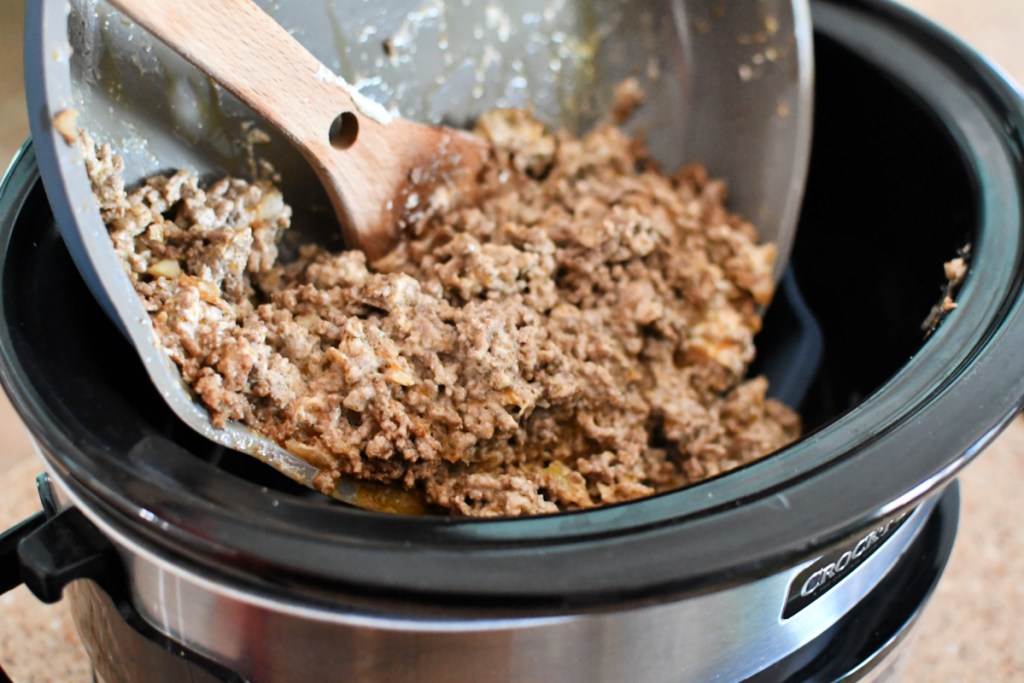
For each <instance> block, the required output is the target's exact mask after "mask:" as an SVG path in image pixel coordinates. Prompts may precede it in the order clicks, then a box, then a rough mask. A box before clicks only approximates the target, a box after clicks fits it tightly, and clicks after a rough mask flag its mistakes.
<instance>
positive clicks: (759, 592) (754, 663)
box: [51, 474, 933, 683]
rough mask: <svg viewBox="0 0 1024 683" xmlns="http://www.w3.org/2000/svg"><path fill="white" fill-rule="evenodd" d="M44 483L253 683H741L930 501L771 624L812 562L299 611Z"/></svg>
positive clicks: (148, 595) (134, 577) (832, 618)
mask: <svg viewBox="0 0 1024 683" xmlns="http://www.w3.org/2000/svg"><path fill="white" fill-rule="evenodd" d="M51 476H53V475H52V474H51ZM53 481H54V483H55V484H56V488H57V490H58V491H59V495H60V497H61V498H62V500H63V501H64V502H65V503H66V504H72V505H75V506H77V507H79V508H80V509H81V510H82V512H84V513H85V514H86V515H87V516H88V517H89V518H90V520H92V521H93V522H94V523H95V524H96V525H97V526H98V527H99V528H100V529H101V530H102V531H103V533H104V534H105V535H106V536H108V537H109V538H110V539H111V540H112V541H113V542H114V543H115V545H116V546H117V547H118V548H119V550H120V551H121V553H122V556H123V560H124V562H125V565H126V568H127V575H128V578H129V581H130V584H131V595H132V601H133V604H134V605H135V607H136V609H137V610H138V611H139V612H140V613H141V614H142V615H143V617H144V618H146V619H147V620H148V621H149V622H150V623H151V624H152V625H153V626H154V627H155V628H157V629H158V630H159V631H161V632H162V633H164V634H166V635H167V636H168V637H170V638H172V639H174V640H176V641H178V642H179V643H181V644H182V645H184V646H186V647H188V648H191V649H194V650H195V651H197V652H199V653H201V654H202V655H204V656H206V657H209V658H210V659H212V660H214V661H217V662H219V663H221V664H223V665H225V666H227V667H229V668H230V669H232V670H234V671H237V672H238V673H239V674H240V675H242V676H244V677H245V678H246V679H248V680H251V681H253V683H259V682H262V681H293V680H316V679H330V680H358V681H361V682H364V681H365V682H367V683H373V682H376V681H381V682H383V681H388V682H393V681H411V680H422V679H423V677H424V676H428V675H429V678H430V680H432V681H452V682H453V683H454V682H456V681H467V680H487V681H509V682H512V681H524V682H525V681H537V680H555V679H552V678H551V676H552V675H556V676H557V678H556V679H557V680H558V681H560V682H564V683H575V682H579V683H584V682H587V683H590V682H601V681H608V682H613V681H623V680H630V681H635V682H637V683H640V682H648V681H649V682H652V683H653V682H660V681H665V682H668V681H672V682H673V683H685V682H689V681H692V682H703V681H709V680H717V681H741V680H743V679H744V678H746V677H748V676H750V675H752V674H754V673H756V672H758V671H761V670H763V669H764V668H765V667H766V666H767V665H768V664H770V663H772V662H774V661H777V660H779V659H781V658H782V657H784V656H785V655H787V654H789V653H791V652H793V651H795V650H797V649H799V648H800V647H801V646H803V645H805V644H806V643H808V642H810V641H811V640H812V639H813V638H814V637H815V636H818V635H820V634H821V633H822V632H824V631H825V630H826V629H827V628H829V627H830V626H831V625H832V624H834V623H835V622H836V621H837V620H838V619H839V618H840V617H841V616H842V615H843V614H845V613H846V612H847V611H848V610H849V609H851V608H852V607H853V606H854V605H855V604H857V602H858V601H859V600H860V599H862V598H863V596H864V595H866V594H867V593H868V592H869V591H870V590H871V589H872V588H873V587H874V586H875V585H876V584H877V583H878V581H879V580H881V578H882V577H884V576H885V574H886V572H887V571H888V569H889V568H890V567H891V566H892V565H893V564H894V563H895V562H896V560H897V559H898V558H899V557H900V555H901V553H902V552H903V549H904V548H905V547H906V546H907V545H908V544H909V543H910V542H911V541H912V540H913V538H914V537H915V535H916V534H917V532H918V531H919V530H920V527H921V525H922V523H923V521H924V520H925V519H926V518H927V516H928V514H929V512H930V510H931V507H932V505H933V501H929V502H927V503H925V504H923V505H922V506H921V507H920V508H919V509H917V510H916V511H915V512H913V513H912V515H911V517H910V518H908V520H907V522H906V523H905V524H904V525H903V526H902V527H900V528H899V529H898V530H897V531H896V532H894V533H893V535H892V536H891V537H890V540H889V542H887V543H885V544H884V545H882V547H881V548H880V549H879V550H878V552H876V553H875V554H874V555H872V556H871V557H870V558H869V559H868V560H867V561H866V562H865V563H864V564H862V565H861V566H860V567H858V568H857V569H856V570H854V571H852V572H851V573H850V574H849V575H848V576H846V577H845V578H844V579H843V580H842V581H841V582H840V583H839V584H837V585H836V587H835V588H833V589H832V590H831V591H830V592H828V593H826V594H825V595H823V596H822V597H820V598H819V599H818V600H817V601H815V602H814V603H812V604H811V605H810V606H808V607H807V608H805V609H804V610H803V611H801V612H799V613H798V614H796V615H795V616H793V617H792V618H790V619H788V620H784V619H782V618H781V613H782V605H783V601H784V600H785V596H786V594H787V591H788V589H789V586H790V583H791V582H792V581H793V579H794V578H795V577H796V576H797V575H798V574H799V573H800V572H801V570H802V569H803V568H804V567H806V566H807V565H808V564H810V563H805V564H801V565H799V566H797V567H793V568H791V569H788V570H786V571H783V572H779V573H776V574H773V575H770V576H767V577H764V578H762V579H760V580H757V581H753V582H749V583H744V584H741V585H738V586H734V587H730V588H726V589H722V590H717V591H714V592H710V593H706V594H702V595H696V596H687V597H685V598H682V599H678V600H675V601H669V602H663V603H661V604H646V605H643V604H633V605H622V608H621V609H614V610H608V609H605V610H603V611H592V612H588V611H585V610H577V611H573V612H565V613H561V612H558V611H555V610H552V611H551V612H549V613H532V614H517V613H514V612H502V613H495V612H494V611H487V610H484V609H480V608H474V607H473V606H472V605H453V606H450V607H445V608H431V609H427V608H420V609H415V608H411V607H410V606H409V605H407V604H406V605H403V604H401V603H396V602H388V601H387V600H385V599H379V600H375V602H374V603H373V605H374V606H370V605H369V604H368V603H367V601H366V600H365V599H360V598H358V597H352V598H351V599H346V597H345V596H343V595H338V596H335V597H334V598H333V599H331V600H330V602H328V601H327V600H325V601H324V602H322V603H320V604H316V603H311V602H310V603H300V602H297V601H295V600H294V599H289V598H288V597H285V596H280V595H272V594H270V593H267V592H266V591H261V590H256V589H254V588H252V587H248V586H244V585H242V584H240V583H237V582H233V581H229V580H227V579H225V578H223V577H220V578H218V577H212V576H210V575H209V574H208V573H205V572H202V571H197V570H196V569H195V568H193V567H190V566H189V565H188V564H187V563H185V562H183V561H181V560H180V559H174V558H169V557H167V556H165V555H163V554H162V553H161V551H160V550H159V549H157V548H154V547H151V546H148V545H146V544H143V543H141V542H140V541H139V540H138V539H137V538H135V537H133V536H130V535H127V534H125V533H124V531H123V530H122V529H121V528H120V527H119V526H118V525H117V524H116V523H114V522H113V521H112V520H110V519H106V518H104V517H103V516H102V515H100V514H98V513H97V512H96V511H95V510H92V509H89V508H88V507H85V506H83V504H82V501H81V500H80V499H78V498H77V497H76V496H75V493H74V490H73V487H69V486H68V484H67V482H64V481H61V480H60V479H59V478H58V477H55V476H53ZM410 561H415V558H410ZM453 571H457V567H456V566H453ZM553 672H557V673H555V674H553Z"/></svg>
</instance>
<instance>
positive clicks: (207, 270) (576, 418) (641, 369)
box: [83, 111, 799, 516]
mask: <svg viewBox="0 0 1024 683" xmlns="http://www.w3.org/2000/svg"><path fill="white" fill-rule="evenodd" d="M477 131H478V133H479V134H481V135H483V136H485V137H486V138H487V139H488V140H489V141H490V142H491V143H492V145H493V149H494V152H493V157H492V158H491V159H490V161H489V162H488V164H487V165H486V167H485V169H484V171H483V172H482V176H481V182H480V189H479V191H480V194H479V196H477V197H475V200H474V202H473V203H469V202H465V203H461V202H460V198H459V197H458V196H457V195H455V194H453V193H448V192H446V191H444V190H439V191H438V192H437V193H436V194H435V195H434V196H433V197H431V198H430V201H429V202H427V201H424V206H425V209H424V210H423V211H422V212H420V213H419V217H418V219H417V220H416V221H415V223H414V225H412V226H411V227H410V228H409V230H408V234H407V235H406V238H405V239H404V241H403V242H402V243H401V244H400V245H399V247H398V248H397V249H396V250H395V251H393V252H392V253H391V254H389V255H388V256H387V257H385V258H384V259H382V260H380V261H379V262H377V263H373V264H368V263H367V262H366V259H365V257H364V255H363V253H362V252H359V251H343V252H340V253H329V252H327V251H325V250H323V249H320V248H307V249H306V250H304V251H303V252H302V253H301V256H300V258H299V259H298V261H296V262H295V263H290V264H286V265H285V264H280V263H278V262H277V256H278V254H277V247H276V246H275V245H276V243H277V240H278V239H279V237H280V235H281V233H282V231H284V230H286V229H287V228H288V226H289V222H290V215H291V210H290V208H289V207H288V206H287V205H286V204H285V203H284V201H283V198H282V196H281V193H280V192H279V191H278V190H277V189H275V188H274V187H273V186H272V185H270V184H269V183H260V182H257V183H248V182H246V181H243V180H238V179H225V180H221V181H220V182H217V183H214V184H213V185H211V186H209V187H206V188H203V187H201V186H200V185H199V183H198V181H197V179H196V176H195V175H194V174H191V173H188V172H184V171H181V172H178V173H175V174H174V175H172V176H170V177H164V176H159V177H154V178H150V179H149V180H147V181H146V182H145V184H144V185H143V186H142V187H140V188H138V189H135V190H132V191H130V192H126V190H125V188H124V184H123V182H122V180H121V178H120V175H119V174H120V170H121V162H120V160H119V159H118V158H117V157H116V156H114V155H113V154H112V152H111V150H110V149H109V148H108V147H106V146H99V147H97V146H95V145H94V144H93V143H92V142H91V140H89V139H88V137H87V136H84V137H83V144H84V146H85V150H86V157H87V160H88V161H87V164H88V170H89V173H90V177H91V178H92V182H93V186H94V190H95V192H96V195H97V197H98V198H99V202H100V205H101V208H102V214H103V219H104V221H105V222H106V224H107V225H108V227H109V230H110V237H111V240H112V241H113V243H114V246H115V248H116V250H117V252H118V254H120V256H121V258H122V259H123V261H124V264H125V267H126V269H127V270H128V272H129V274H130V275H131V277H132V279H133V281H134V283H135V286H136V289H137V291H138V293H139V295H140V297H141V298H142V299H143V301H144V303H145V307H146V310H147V311H149V313H150V315H151V316H152V321H153V324H154V326H155V329H156V332H157V334H158V335H159V337H160V339H161V340H162V342H163V344H164V346H165V347H166V350H167V352H168V353H169V354H170V355H171V357H172V358H173V359H174V361H175V362H176V363H177V364H178V366H179V367H180V368H181V372H182V375H183V377H184V379H185V381H186V382H187V383H188V384H189V385H190V386H191V387H192V388H193V389H194V391H195V392H196V394H197V395H198V396H199V397H200V398H201V399H202V401H203V402H204V403H205V404H206V405H207V406H208V408H209V410H210V414H211V416H212V419H213V421H214V423H215V424H217V425H223V424H224V422H225V421H226V420H229V419H232V420H240V421H242V422H244V423H246V424H247V425H249V426H250V427H252V428H253V429H254V430H255V431H257V432H259V433H262V434H263V435H265V436H268V437H269V438H271V439H273V440H275V441H277V442H278V443H280V444H281V445H282V446H284V447H285V448H286V449H288V450H289V451H291V452H292V453H293V454H295V455H298V456H300V457H302V458H304V459H305V460H307V461H309V462H310V463H312V464H313V465H315V466H316V467H317V468H318V469H319V470H320V474H319V476H318V477H317V480H316V485H317V487H318V488H319V489H320V490H322V491H324V492H330V491H332V490H333V488H334V486H335V484H336V482H337V480H338V478H339V477H341V476H351V477H356V478H360V479H364V480H372V481H376V482H383V483H388V484H391V485H395V486H400V487H404V488H405V489H407V490H413V491H416V492H418V494H419V495H422V496H423V497H424V498H425V500H426V501H427V502H428V503H429V504H431V505H433V506H436V507H439V508H444V509H446V510H448V511H451V512H452V513H456V514H463V515H479V516H498V515H528V514H538V513H550V512H556V511H560V510H573V509H580V508H588V507H591V506H595V505H602V504H607V503H616V502H620V501H626V500H631V499H635V498H638V497H641V496H647V495H650V494H652V493H655V492H658V491H664V490H667V489H671V488H675V487H679V486H684V485H687V484H692V483H694V482H697V481H700V480H702V479H705V478H707V477H711V476H714V475H717V474H719V473H721V472H724V471H726V470H729V469H731V468H734V467H736V466H738V465H741V464H744V463H747V462H750V461H752V460H754V459H757V458H760V457H761V456H763V455H765V454H767V453H769V452H771V451H773V450H775V449H777V448H779V447H780V446H782V445H784V444H786V443H787V442H789V441H791V440H793V439H794V438H796V437H797V435H798V432H799V420H798V418H797V416H796V415H795V414H794V413H793V412H792V411H791V410H789V409H788V408H786V407H784V406H783V405H781V404H779V403H777V402H775V401H773V400H769V399H766V397H765V390H766V382H765V381H764V379H761V378H756V379H751V380H744V379H743V377H744V373H745V371H746V367H747V365H748V363H749V362H750V361H751V360H752V358H753V356H754V346H753V336H754V334H755V332H757V330H758V328H759V326H760V322H761V321H760V317H759V314H758V307H759V305H762V304H766V303H767V302H768V301H769V299H770V298H771V296H772V289H773V285H772V279H771V269H772V264H773V261H774V248H773V247H772V246H771V245H761V246H759V245H757V244H756V234H755V230H754V228H753V227H752V226H751V225H750V224H749V223H747V222H746V221H744V220H742V219H741V218H739V217H737V216H735V215H733V214H731V213H729V212H728V211H727V210H726V209H725V208H724V206H723V200H724V198H725V185H724V183H723V182H721V181H718V180H712V179H709V178H708V176H707V174H706V173H705V171H704V170H703V169H702V168H701V167H699V166H692V167H689V168H686V169H684V170H683V171H682V172H680V173H678V174H677V175H674V176H667V175H664V174H662V173H660V172H659V171H658V170H657V169H656V167H655V164H654V163H653V162H652V161H651V159H650V158H649V157H648V154H647V152H646V150H645V149H644V147H643V145H642V144H641V143H640V142H639V141H637V140H633V139H630V138H628V137H627V136H626V135H625V134H623V133H622V132H621V131H620V130H619V129H617V128H615V127H612V126H607V127H602V128H599V129H597V130H595V131H594V132H592V133H590V134H588V135H586V136H585V137H583V138H582V139H576V138H573V137H570V136H569V135H566V134H561V133H559V134H551V133H549V132H547V131H546V130H544V128H543V127H542V126H541V124H539V123H538V122H537V121H536V120H534V119H533V118H531V117H530V116H529V115H527V114H525V113H523V112H519V111H498V112H494V113H491V114H489V115H486V116H484V117H483V118H482V119H481V120H480V122H479V124H478V127H477ZM257 302H265V303H257Z"/></svg>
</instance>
